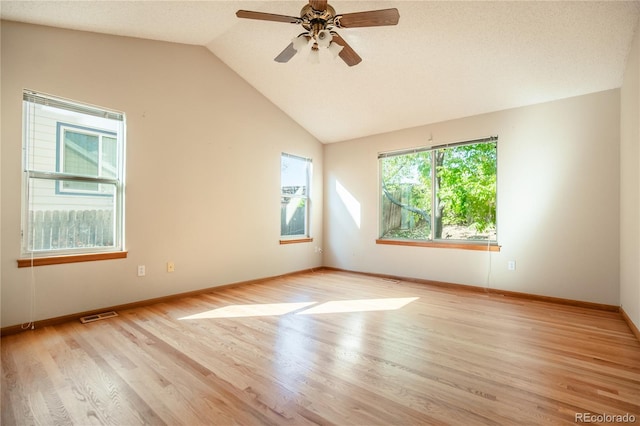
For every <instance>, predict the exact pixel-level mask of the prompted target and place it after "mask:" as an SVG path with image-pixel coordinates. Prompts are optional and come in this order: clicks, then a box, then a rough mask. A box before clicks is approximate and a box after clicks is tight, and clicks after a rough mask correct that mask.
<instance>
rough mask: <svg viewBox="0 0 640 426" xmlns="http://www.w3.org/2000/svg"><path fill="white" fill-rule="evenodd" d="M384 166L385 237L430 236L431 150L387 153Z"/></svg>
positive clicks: (383, 233)
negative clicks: (391, 155)
mask: <svg viewBox="0 0 640 426" xmlns="http://www.w3.org/2000/svg"><path fill="white" fill-rule="evenodd" d="M380 162H381V168H382V173H381V177H382V194H381V196H382V200H381V202H382V223H381V237H382V238H410V239H418V240H428V239H430V238H431V198H432V197H431V194H432V191H431V153H430V152H419V153H415V154H408V155H399V156H395V157H385V158H382V159H381V160H380Z"/></svg>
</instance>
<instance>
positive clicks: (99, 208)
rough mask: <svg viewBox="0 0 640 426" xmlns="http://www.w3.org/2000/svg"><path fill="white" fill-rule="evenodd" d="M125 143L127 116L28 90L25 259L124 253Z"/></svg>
mask: <svg viewBox="0 0 640 426" xmlns="http://www.w3.org/2000/svg"><path fill="white" fill-rule="evenodd" d="M124 143H125V117H124V114H122V113H120V112H115V111H110V110H105V109H102V108H98V107H94V106H90V105H84V104H80V103H78V102H72V101H68V100H64V99H60V98H54V97H51V96H48V95H43V94H40V93H35V92H31V91H25V92H24V93H23V170H24V179H23V209H22V210H23V218H22V255H23V256H27V257H29V256H34V257H45V256H54V255H55V256H57V255H76V254H87V253H92V254H94V253H101V252H114V251H123V250H124V238H123V231H124V226H123V223H124V218H123V211H124V209H123V206H124V195H123V191H124ZM19 263H20V262H19Z"/></svg>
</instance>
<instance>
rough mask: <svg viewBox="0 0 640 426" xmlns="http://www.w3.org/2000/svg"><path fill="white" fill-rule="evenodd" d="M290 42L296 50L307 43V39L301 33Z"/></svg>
mask: <svg viewBox="0 0 640 426" xmlns="http://www.w3.org/2000/svg"><path fill="white" fill-rule="evenodd" d="M291 42H292V43H293V48H294V49H295V50H296V51H300V50H302V49H304V48H305V47H307V46H308V45H309V39H308V38H307V36H306V35H304V34H301V35H299V36H298V37H294V38H293V40H291Z"/></svg>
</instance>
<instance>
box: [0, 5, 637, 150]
mask: <svg viewBox="0 0 640 426" xmlns="http://www.w3.org/2000/svg"><path fill="white" fill-rule="evenodd" d="M304 4H305V2H304V1H295V2H292V1H4V0H3V1H1V2H0V7H1V9H0V12H1V16H2V18H3V19H8V20H14V21H21V22H29V23H35V24H43V25H50V26H57V27H62V28H71V29H78V30H86V31H94V32H100V33H109V34H116V35H124V36H132V37H140V38H147V39H154V40H164V41H172V42H177V43H186V44H194V45H202V46H206V47H207V48H208V49H209V50H210V51H211V52H212V53H213V54H215V55H216V56H217V57H219V58H220V59H221V60H222V61H224V62H225V63H226V64H227V65H228V66H229V67H231V68H232V69H233V70H234V71H236V72H237V73H238V74H239V75H240V76H242V78H244V79H245V80H246V81H248V82H249V83H250V84H251V85H252V86H253V87H255V88H256V89H257V90H258V91H260V92H261V93H262V94H263V95H264V96H266V97H267V98H269V99H270V100H271V101H272V102H273V103H274V104H275V105H277V106H278V107H279V108H281V109H282V110H283V111H284V112H285V113H287V114H288V115H289V116H290V117H291V118H293V119H294V120H295V121H296V122H298V123H299V124H300V125H301V126H303V127H304V128H305V129H307V130H308V131H309V132H310V133H312V134H313V135H314V136H316V137H317V138H318V139H319V140H320V141H321V142H324V143H329V142H337V141H342V140H347V139H353V138H357V137H362V136H366V135H371V134H376V133H383V132H388V131H392V130H397V129H401V128H407V127H414V126H419V125H423V124H428V123H434V122H439V121H443V120H449V119H454V118H459V117H465V116H470V115H475V114H480V113H485V112H491V111H497V110H502V109H506V108H513V107H518V106H524V105H530V104H534V103H539V102H545V101H550V100H555V99H561V98H566V97H571V96H577V95H581V94H586V93H592V92H597V91H601V90H607V89H612V88H617V87H620V85H621V84H622V76H623V72H624V67H625V61H626V58H627V55H628V51H629V48H630V45H631V40H632V37H633V34H634V31H637V28H636V27H637V25H638V17H639V16H640V2H639V1H628V2H625V1H605V2H597V1H587V2H576V1H560V2H553V1H532V2H529V1H509V2H507V1H498V2H485V1H471V2H458V1H455V2H453V1H386V2H378V1H339V0H336V1H333V2H331V1H330V4H331V5H332V6H333V7H334V8H335V9H336V11H337V13H339V14H340V13H349V12H358V11H364V10H371V9H384V8H389V7H396V8H397V9H398V10H399V12H400V22H399V24H398V25H397V26H391V27H373V28H353V29H341V30H339V31H338V32H339V33H340V34H341V36H342V37H343V38H344V39H345V40H346V41H347V42H348V43H349V44H350V45H351V47H353V49H354V50H355V51H356V52H358V54H359V55H360V56H361V57H362V58H363V61H362V62H361V63H360V64H359V65H356V66H354V67H348V66H346V64H345V63H344V62H342V61H341V60H340V59H337V60H334V59H333V58H332V57H331V55H330V54H329V53H328V52H321V53H323V55H322V56H321V63H320V64H315V65H314V64H312V63H310V62H309V61H308V60H307V58H306V57H305V55H303V54H298V55H296V56H295V57H294V58H293V59H292V60H291V61H289V62H288V63H286V64H280V63H276V62H274V61H273V58H274V57H275V56H276V55H278V54H279V53H280V51H282V50H283V49H284V48H285V47H286V46H287V45H288V44H289V42H290V41H291V39H292V37H294V36H296V35H297V34H299V33H300V32H302V29H301V27H299V26H297V25H295V24H286V23H276V22H263V21H255V20H248V19H238V18H236V16H235V12H236V10H238V9H247V10H255V11H260V12H268V13H278V14H284V15H290V16H298V15H299V11H300V9H301V7H302V6H303V5H304Z"/></svg>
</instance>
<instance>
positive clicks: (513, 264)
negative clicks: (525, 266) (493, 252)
mask: <svg viewBox="0 0 640 426" xmlns="http://www.w3.org/2000/svg"><path fill="white" fill-rule="evenodd" d="M507 270H509V271H515V270H516V261H515V260H510V261H508V262H507Z"/></svg>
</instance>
